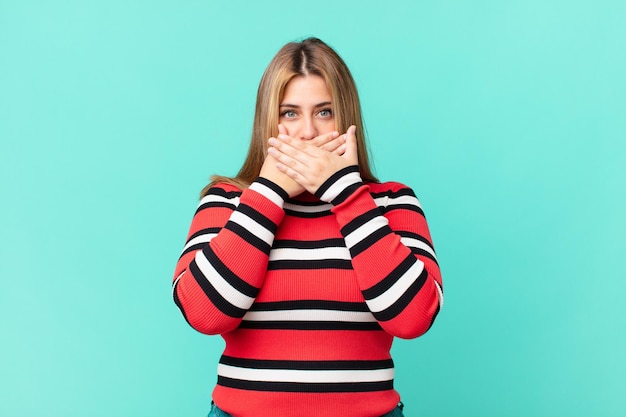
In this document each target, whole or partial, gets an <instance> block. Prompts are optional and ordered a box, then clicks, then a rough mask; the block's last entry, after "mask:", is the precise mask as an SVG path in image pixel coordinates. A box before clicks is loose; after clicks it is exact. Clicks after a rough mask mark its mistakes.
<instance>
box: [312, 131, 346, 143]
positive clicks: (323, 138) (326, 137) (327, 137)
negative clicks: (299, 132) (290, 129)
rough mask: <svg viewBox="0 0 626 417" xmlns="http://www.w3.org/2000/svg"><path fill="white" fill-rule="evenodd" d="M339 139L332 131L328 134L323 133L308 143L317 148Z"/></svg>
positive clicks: (336, 133) (335, 132)
mask: <svg viewBox="0 0 626 417" xmlns="http://www.w3.org/2000/svg"><path fill="white" fill-rule="evenodd" d="M338 137H339V132H337V131H332V132H328V133H324V134H322V135H319V136H317V137H315V138H313V139H312V140H311V141H310V143H312V144H313V145H315V146H317V147H321V146H323V145H325V144H327V143H329V142H331V141H333V140H334V139H337V138H338Z"/></svg>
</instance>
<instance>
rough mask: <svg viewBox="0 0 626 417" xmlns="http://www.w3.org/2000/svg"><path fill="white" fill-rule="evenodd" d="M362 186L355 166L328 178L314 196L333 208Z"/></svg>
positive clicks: (357, 168) (341, 170)
mask: <svg viewBox="0 0 626 417" xmlns="http://www.w3.org/2000/svg"><path fill="white" fill-rule="evenodd" d="M361 185H363V180H362V179H361V175H360V173H359V167H358V166H357V165H351V166H348V167H345V168H342V169H340V170H339V171H337V172H335V173H334V174H333V175H331V176H330V178H328V179H327V180H326V181H324V183H323V184H322V185H321V186H320V187H319V188H318V189H317V191H316V192H315V195H316V196H317V197H318V198H319V199H320V200H322V201H325V202H327V203H331V204H333V205H334V206H336V205H337V204H340V203H342V202H343V201H344V200H345V199H346V198H348V197H349V196H350V195H351V194H352V193H353V192H355V191H356V190H357V189H358V188H359V187H361Z"/></svg>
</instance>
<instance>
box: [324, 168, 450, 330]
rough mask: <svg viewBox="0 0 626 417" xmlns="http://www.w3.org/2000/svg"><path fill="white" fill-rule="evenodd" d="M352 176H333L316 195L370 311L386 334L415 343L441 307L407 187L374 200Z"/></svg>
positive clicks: (437, 279) (431, 259)
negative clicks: (328, 209) (330, 216)
mask: <svg viewBox="0 0 626 417" xmlns="http://www.w3.org/2000/svg"><path fill="white" fill-rule="evenodd" d="M340 174H341V173H340ZM355 174H356V172H354V170H353V171H352V172H350V171H349V170H347V171H346V172H344V173H343V175H338V176H335V178H334V179H332V183H331V184H326V185H325V189H324V190H322V189H321V191H322V192H320V195H321V197H322V198H323V199H324V200H325V201H329V202H331V203H333V205H334V207H333V209H332V211H333V212H334V213H335V216H336V219H337V222H338V223H339V226H340V227H341V233H342V234H343V236H344V240H345V242H346V246H347V247H348V249H349V250H350V254H351V257H352V265H353V268H354V271H355V273H356V277H357V280H358V283H359V286H360V287H361V290H362V293H363V296H364V298H365V300H366V303H367V305H368V307H369V309H370V311H372V313H373V314H374V316H375V317H376V319H377V320H378V321H379V323H380V325H381V326H382V327H383V328H384V329H385V330H386V331H387V332H389V333H390V334H393V335H394V336H399V337H403V338H412V337H417V336H419V335H421V334H423V333H424V332H425V331H426V330H428V328H429V327H430V326H431V324H432V322H433V320H434V319H435V317H436V315H437V313H438V311H439V308H440V306H441V302H442V292H441V288H442V286H441V275H440V271H439V267H438V264H437V261H436V257H435V256H434V250H433V249H432V243H431V239H430V233H429V231H428V226H427V224H426V220H425V218H424V216H423V212H422V210H421V207H420V205H419V202H418V201H417V199H416V198H415V196H414V195H413V193H412V191H411V190H410V189H408V188H407V187H400V186H399V185H398V186H397V187H396V188H397V189H396V190H389V191H388V192H386V193H385V194H384V195H381V196H380V197H379V198H376V200H375V199H374V197H373V196H372V194H371V193H370V189H369V187H368V186H367V185H365V184H363V183H362V182H360V178H359V177H358V176H357V175H355Z"/></svg>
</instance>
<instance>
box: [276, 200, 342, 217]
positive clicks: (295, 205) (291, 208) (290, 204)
mask: <svg viewBox="0 0 626 417" xmlns="http://www.w3.org/2000/svg"><path fill="white" fill-rule="evenodd" d="M332 208H333V206H332V204H329V203H324V202H322V201H317V202H305V201H298V200H290V201H287V202H285V204H284V205H283V209H284V210H285V214H286V215H288V216H293V217H299V218H309V219H313V218H318V217H325V216H330V215H331V214H332V212H331V211H330V210H331V209H332Z"/></svg>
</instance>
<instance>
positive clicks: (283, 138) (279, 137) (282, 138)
mask: <svg viewBox="0 0 626 417" xmlns="http://www.w3.org/2000/svg"><path fill="white" fill-rule="evenodd" d="M287 138H288V136H287V135H278V139H280V140H287Z"/></svg>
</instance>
